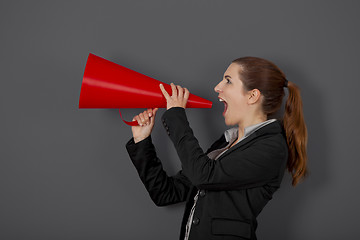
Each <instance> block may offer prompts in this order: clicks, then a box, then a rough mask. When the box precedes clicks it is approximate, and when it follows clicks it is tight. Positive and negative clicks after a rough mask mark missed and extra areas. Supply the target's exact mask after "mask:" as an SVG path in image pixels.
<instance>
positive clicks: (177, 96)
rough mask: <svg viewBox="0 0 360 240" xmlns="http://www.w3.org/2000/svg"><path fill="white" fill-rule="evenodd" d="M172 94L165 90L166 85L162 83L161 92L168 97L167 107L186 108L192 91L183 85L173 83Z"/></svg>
mask: <svg viewBox="0 0 360 240" xmlns="http://www.w3.org/2000/svg"><path fill="white" fill-rule="evenodd" d="M170 86H171V89H172V95H171V96H170V95H169V94H168V93H167V91H166V90H165V88H164V86H163V85H162V84H160V89H161V92H162V93H163V95H164V97H165V99H166V103H167V104H166V109H167V110H168V109H170V108H172V107H182V108H186V103H187V100H188V98H189V95H190V92H189V90H187V88H182V87H181V86H179V85H177V86H175V84H173V83H171V84H170Z"/></svg>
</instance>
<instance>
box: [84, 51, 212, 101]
mask: <svg viewBox="0 0 360 240" xmlns="http://www.w3.org/2000/svg"><path fill="white" fill-rule="evenodd" d="M160 83H162V84H163V85H164V87H165V89H166V91H167V92H168V93H169V94H170V95H171V92H172V90H171V86H170V85H169V84H166V83H163V82H160V81H158V80H156V79H154V78H151V77H148V76H146V75H144V74H141V73H138V72H136V71H133V70H131V69H128V68H126V67H123V66H121V65H118V64H116V63H113V62H111V61H108V60H106V59H103V58H101V57H98V56H96V55H94V54H91V53H90V54H89V57H88V60H87V63H86V67H85V72H84V77H83V81H82V85H81V92H80V100H79V108H165V107H166V100H165V97H164V96H163V94H162V92H161V90H160V87H159V84H160ZM186 107H187V108H211V107H212V102H211V101H208V100H206V99H204V98H201V97H198V96H196V95H194V94H191V93H190V96H189V99H188V102H187V105H186Z"/></svg>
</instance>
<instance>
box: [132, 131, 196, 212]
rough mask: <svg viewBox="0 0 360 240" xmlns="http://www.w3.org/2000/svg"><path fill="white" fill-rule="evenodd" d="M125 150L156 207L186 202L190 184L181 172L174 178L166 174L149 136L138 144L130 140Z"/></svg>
mask: <svg viewBox="0 0 360 240" xmlns="http://www.w3.org/2000/svg"><path fill="white" fill-rule="evenodd" d="M126 149H127V151H128V154H129V156H130V158H131V161H132V163H133V164H134V166H135V168H136V170H137V172H138V174H139V177H140V179H141V181H142V182H143V184H144V186H145V188H146V189H147V191H148V193H149V195H150V197H151V199H152V200H153V202H154V203H155V204H156V205H157V206H166V205H170V204H175V203H178V202H182V201H185V200H186V198H187V195H188V193H189V191H190V188H191V182H190V181H189V179H187V177H186V176H185V175H183V174H182V171H181V170H180V171H179V172H178V173H177V174H176V175H174V176H168V175H167V174H166V172H165V171H164V170H163V167H162V164H161V161H160V159H159V158H158V157H157V155H156V151H155V147H154V145H153V144H152V140H151V136H149V137H147V138H146V139H144V140H142V141H140V142H138V143H135V142H134V139H133V138H131V139H130V140H129V141H128V142H127V144H126Z"/></svg>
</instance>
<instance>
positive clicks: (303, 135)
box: [232, 57, 308, 186]
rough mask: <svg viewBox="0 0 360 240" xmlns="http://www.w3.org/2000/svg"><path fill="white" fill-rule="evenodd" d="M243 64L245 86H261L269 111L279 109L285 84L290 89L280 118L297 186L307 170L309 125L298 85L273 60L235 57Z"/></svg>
mask: <svg viewBox="0 0 360 240" xmlns="http://www.w3.org/2000/svg"><path fill="white" fill-rule="evenodd" d="M232 63H237V64H239V65H240V66H241V69H240V71H239V75H240V78H241V80H242V82H243V85H244V89H245V90H248V91H249V90H252V89H255V88H256V89H258V90H259V91H260V92H261V94H262V95H263V102H262V109H263V112H264V113H265V114H266V115H269V114H273V113H275V112H276V111H278V110H279V108H280V107H281V104H282V99H283V97H284V95H285V91H284V87H286V83H287V88H288V90H289V95H288V98H287V100H286V103H285V112H284V116H283V118H282V119H281V122H282V124H283V127H284V130H285V133H286V141H287V144H288V151H289V158H288V161H287V169H288V171H289V172H290V173H291V175H292V185H293V186H295V185H296V184H297V183H298V182H299V181H300V180H301V179H303V178H305V177H306V176H307V174H308V170H307V167H306V163H307V154H306V148H307V128H306V124H305V121H304V116H303V106H302V100H301V96H300V89H299V87H298V86H297V85H296V84H294V83H293V82H290V81H288V82H287V80H286V77H285V74H284V73H283V72H282V71H281V70H280V69H279V68H278V67H277V66H276V65H275V64H274V63H272V62H270V61H268V60H265V59H262V58H257V57H242V58H238V59H235V60H233V61H232Z"/></svg>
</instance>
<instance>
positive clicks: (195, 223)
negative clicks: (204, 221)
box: [192, 217, 200, 225]
mask: <svg viewBox="0 0 360 240" xmlns="http://www.w3.org/2000/svg"><path fill="white" fill-rule="evenodd" d="M199 222H200V219H199V218H197V217H194V219H193V220H192V223H193V224H194V225H198V224H199Z"/></svg>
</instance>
